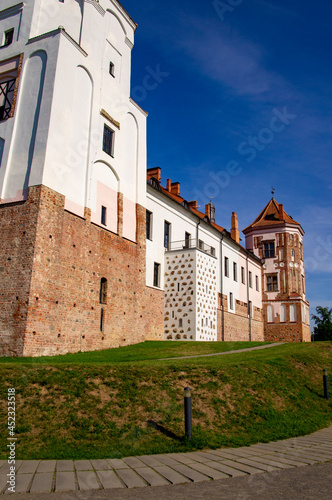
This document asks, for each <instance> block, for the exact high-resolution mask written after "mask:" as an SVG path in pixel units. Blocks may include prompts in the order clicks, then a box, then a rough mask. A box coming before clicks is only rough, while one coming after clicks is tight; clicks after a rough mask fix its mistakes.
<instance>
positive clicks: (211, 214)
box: [205, 201, 216, 222]
mask: <svg viewBox="0 0 332 500" xmlns="http://www.w3.org/2000/svg"><path fill="white" fill-rule="evenodd" d="M205 215H207V216H208V218H209V220H210V222H215V221H216V208H215V206H214V204H213V203H212V201H210V203H208V204H207V205H205Z"/></svg>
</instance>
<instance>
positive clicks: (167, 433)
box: [148, 420, 185, 442]
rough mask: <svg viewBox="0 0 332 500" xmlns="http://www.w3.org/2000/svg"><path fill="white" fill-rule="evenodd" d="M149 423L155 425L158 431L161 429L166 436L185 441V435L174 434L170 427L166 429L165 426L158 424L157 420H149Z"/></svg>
mask: <svg viewBox="0 0 332 500" xmlns="http://www.w3.org/2000/svg"><path fill="white" fill-rule="evenodd" d="M148 425H149V426H150V427H153V428H154V429H156V430H157V431H160V432H161V433H162V434H165V436H167V437H169V438H171V439H175V440H176V441H180V442H183V441H185V438H184V437H180V436H177V435H176V434H174V432H171V431H169V430H168V429H166V428H165V427H163V426H162V425H160V424H157V422H154V421H153V420H148Z"/></svg>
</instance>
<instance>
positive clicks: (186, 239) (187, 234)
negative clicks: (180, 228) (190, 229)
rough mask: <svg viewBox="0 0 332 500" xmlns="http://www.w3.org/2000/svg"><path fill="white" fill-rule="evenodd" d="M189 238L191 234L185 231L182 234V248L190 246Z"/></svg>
mask: <svg viewBox="0 0 332 500" xmlns="http://www.w3.org/2000/svg"><path fill="white" fill-rule="evenodd" d="M190 238H191V234H190V233H187V232H186V233H185V234H184V248H190Z"/></svg>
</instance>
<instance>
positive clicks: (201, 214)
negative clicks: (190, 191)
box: [154, 179, 224, 232]
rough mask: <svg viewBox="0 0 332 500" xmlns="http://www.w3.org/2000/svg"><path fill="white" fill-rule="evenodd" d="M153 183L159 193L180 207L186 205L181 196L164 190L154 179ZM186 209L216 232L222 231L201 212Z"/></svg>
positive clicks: (221, 228)
mask: <svg viewBox="0 0 332 500" xmlns="http://www.w3.org/2000/svg"><path fill="white" fill-rule="evenodd" d="M154 181H155V182H156V183H157V184H158V189H159V191H160V192H161V193H163V194H164V195H166V196H168V197H169V198H171V199H172V200H174V201H176V202H177V203H179V204H180V205H188V202H187V201H186V200H185V199H184V198H182V196H179V195H177V194H174V193H171V192H170V191H168V190H167V189H166V188H164V187H163V186H162V185H161V184H160V183H159V182H158V181H157V180H156V179H154ZM187 208H188V210H189V211H191V212H192V213H193V214H195V215H196V216H197V217H199V218H200V219H202V220H203V219H205V220H206V221H207V222H208V223H209V224H210V225H211V226H212V227H214V228H215V229H217V231H220V232H222V231H224V228H223V227H221V226H219V225H218V224H216V223H215V222H212V221H210V220H209V218H208V217H207V215H206V214H204V213H203V212H200V211H199V210H196V209H195V208H193V207H189V206H187Z"/></svg>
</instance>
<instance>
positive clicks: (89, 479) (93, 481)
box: [77, 470, 99, 490]
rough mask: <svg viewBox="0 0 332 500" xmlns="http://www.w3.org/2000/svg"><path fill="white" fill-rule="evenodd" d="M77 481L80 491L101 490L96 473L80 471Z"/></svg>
mask: <svg viewBox="0 0 332 500" xmlns="http://www.w3.org/2000/svg"><path fill="white" fill-rule="evenodd" d="M77 481H78V488H79V489H80V490H99V482H98V479H97V475H96V473H95V472H94V471H91V470H89V471H78V472H77Z"/></svg>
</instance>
